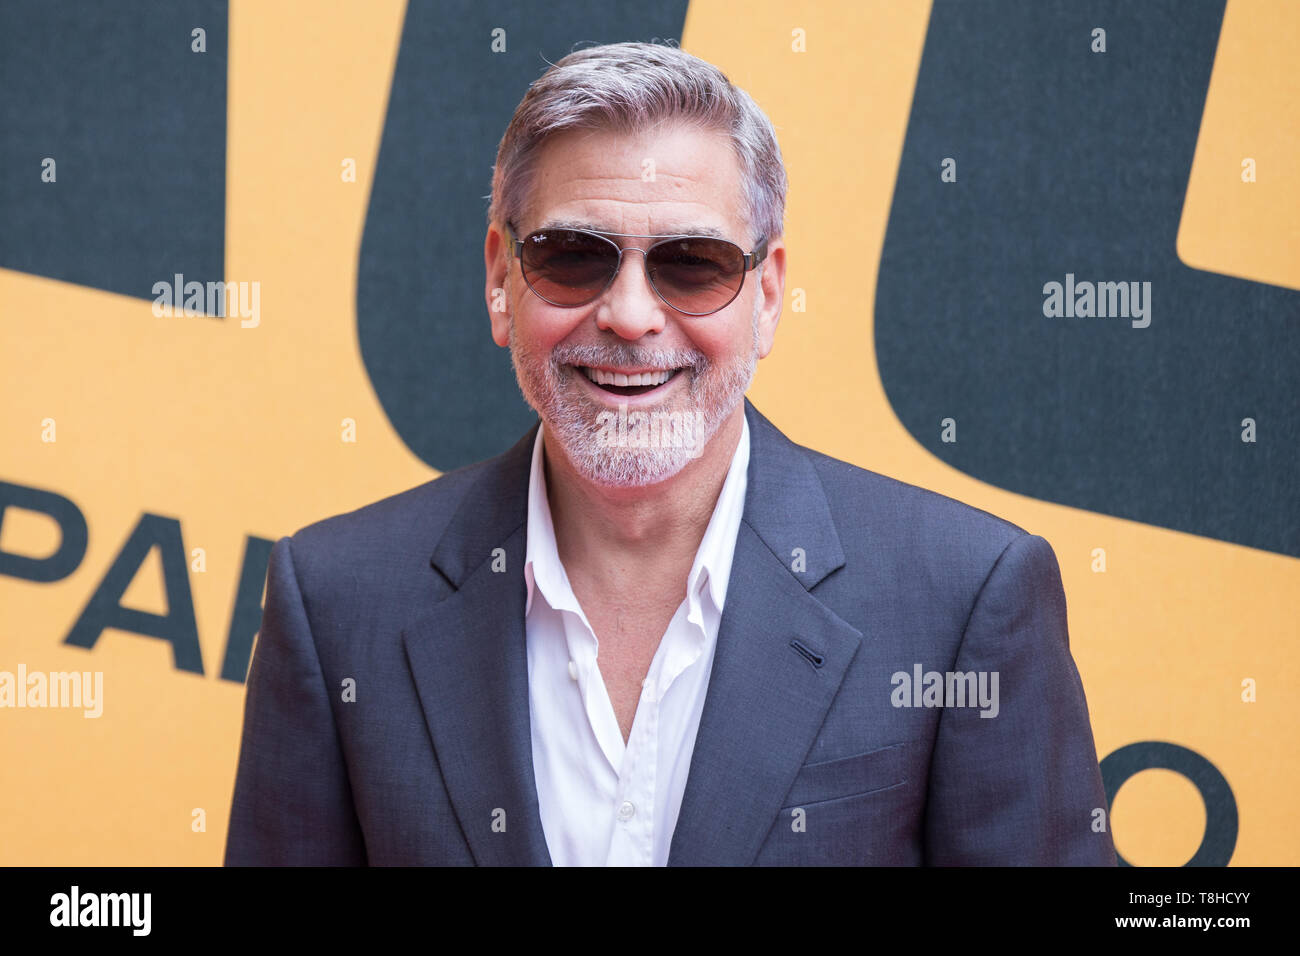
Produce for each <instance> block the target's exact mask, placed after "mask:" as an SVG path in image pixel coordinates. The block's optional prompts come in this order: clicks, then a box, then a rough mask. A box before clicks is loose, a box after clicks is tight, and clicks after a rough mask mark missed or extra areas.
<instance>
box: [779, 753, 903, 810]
mask: <svg viewBox="0 0 1300 956" xmlns="http://www.w3.org/2000/svg"><path fill="white" fill-rule="evenodd" d="M905 750H906V745H905V744H890V745H889V746H888V747H881V748H880V749H878V750H868V751H867V752H866V753H861V754H854V755H853V756H852V757H840V758H838V759H836V760H825V761H822V762H820V763H810V764H804V765H803V767H802V768H801V769H800V770H799V773H798V775H797V776H796V777H795V778H794V784H793V785H792V786H791V787H790V791H789V793H788V794H787V795H786V798H785V801H784V806H785V807H786V808H790V807H807V806H809V805H810V804H815V803H824V802H826V801H828V800H840V799H843V798H844V797H857V796H864V795H866V794H868V793H873V792H875V791H877V790H888V789H889V788H891V787H897V786H899V785H900V784H903V783H906V782H907V765H906V762H905V760H904V757H905Z"/></svg>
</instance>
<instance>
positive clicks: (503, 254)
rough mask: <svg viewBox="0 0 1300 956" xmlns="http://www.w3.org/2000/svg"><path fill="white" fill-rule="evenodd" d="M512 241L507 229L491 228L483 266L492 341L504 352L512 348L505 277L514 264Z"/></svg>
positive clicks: (495, 226) (484, 248) (484, 247)
mask: <svg viewBox="0 0 1300 956" xmlns="http://www.w3.org/2000/svg"><path fill="white" fill-rule="evenodd" d="M512 258H513V257H512V256H511V255H510V246H509V240H508V239H506V235H505V229H504V227H502V226H500V225H498V224H497V223H495V222H494V223H491V224H490V225H489V226H488V231H487V237H486V238H485V239H484V240H483V266H484V270H485V272H486V276H487V279H486V282H485V284H484V288H483V293H484V297H485V299H486V301H487V308H488V319H489V320H490V321H491V323H492V341H493V342H495V343H496V344H497V345H499V346H501V347H502V348H508V347H509V345H510V312H509V309H510V303H509V301H508V300H507V296H508V295H509V292H508V290H507V289H506V276H507V275H508V274H509V271H510V264H511V260H512Z"/></svg>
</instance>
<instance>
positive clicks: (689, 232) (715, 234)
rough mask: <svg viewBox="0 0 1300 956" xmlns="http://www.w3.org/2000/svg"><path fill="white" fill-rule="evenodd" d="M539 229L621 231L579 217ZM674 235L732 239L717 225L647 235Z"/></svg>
mask: <svg viewBox="0 0 1300 956" xmlns="http://www.w3.org/2000/svg"><path fill="white" fill-rule="evenodd" d="M538 228H539V229H585V230H586V231H588V232H603V233H606V234H608V235H611V236H615V235H619V233H616V232H611V231H610V230H608V229H606V228H604V227H603V226H600V225H597V224H596V223H591V222H584V221H582V220H578V219H549V220H547V221H546V222H544V223H542V225H541V226H539V227H538ZM674 236H708V237H709V238H710V239H724V240H726V241H728V242H730V241H731V240H730V239H729V238H728V237H727V234H726V233H725V232H723V231H722V230H721V229H718V228H717V227H715V226H692V225H686V226H680V227H678V228H677V230H675V231H674V232H663V233H656V234H655V235H653V236H647V237H645V238H649V239H670V238H672V237H674Z"/></svg>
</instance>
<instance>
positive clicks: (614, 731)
mask: <svg viewBox="0 0 1300 956" xmlns="http://www.w3.org/2000/svg"><path fill="white" fill-rule="evenodd" d="M542 433H543V429H541V428H539V429H538V430H537V440H536V442H535V443H534V444H533V465H532V472H531V474H530V476H529V479H528V539H527V541H528V543H527V554H526V557H525V559H524V580H525V581H526V582H527V587H528V599H527V603H526V605H525V631H526V634H527V642H528V713H529V717H530V721H531V725H532V750H533V771H534V775H535V779H536V784H537V799H538V804H539V809H540V810H541V818H542V830H543V832H544V833H545V836H546V845H547V848H548V849H549V851H550V854H551V862H552V863H554V864H555V865H556V866H664V865H665V864H666V863H667V862H668V850H669V847H670V846H671V844H672V838H673V830H674V828H675V827H676V826H677V814H678V811H679V810H680V809H681V805H682V793H683V792H684V791H685V789H686V775H687V773H688V771H689V770H690V765H691V754H692V753H693V752H694V750H695V734H696V732H697V731H698V730H699V726H700V714H701V712H702V711H703V709H704V695H705V692H706V691H707V689H708V685H709V674H710V673H711V672H712V670H713V653H714V648H715V647H716V645H717V638H718V623H719V621H720V620H721V619H722V608H723V603H724V602H725V600H726V597H727V580H728V578H730V576H731V561H732V557H733V556H734V554H735V549H736V534H737V532H738V531H739V530H740V517H741V513H742V512H743V510H744V505H745V489H746V486H747V483H748V479H747V470H748V467H749V422H747V421H746V422H744V427H743V430H742V432H741V435H740V442H739V443H738V444H737V446H736V452H735V455H734V456H733V457H732V459H731V468H730V470H729V471H728V472H727V477H726V480H725V481H724V483H723V485H722V491H721V493H720V494H719V495H718V501H717V504H716V505H715V506H714V509H713V516H712V518H710V519H709V526H708V528H707V529H706V530H705V532H704V538H703V539H702V540H701V541H700V547H699V550H698V551H697V552H696V554H695V563H694V564H692V565H691V571H690V574H689V575H688V576H687V578H686V599H685V600H684V601H682V603H681V605H680V606H679V607H678V608H677V611H676V613H675V614H674V615H673V618H672V620H671V621H670V622H669V624H668V630H667V631H665V632H664V636H663V638H662V640H661V641H660V643H659V648H658V649H657V650H656V651H655V656H654V660H652V661H651V663H650V669H649V672H648V673H647V675H646V679H645V681H644V683H643V684H642V691H641V699H640V701H639V702H638V703H637V709H636V716H635V718H634V720H633V723H632V730H631V733H630V734H629V736H628V740H627V743H626V744H624V742H623V732H622V731H621V730H620V729H619V726H618V719H617V718H616V717H615V715H614V707H613V704H611V703H610V699H609V694H608V692H607V691H606V689H605V681H604V679H603V678H602V677H601V673H600V669H599V667H597V663H596V657H597V650H598V646H599V642H598V640H597V638H596V635H595V632H594V631H593V630H592V628H591V625H590V623H589V622H588V621H587V616H586V614H584V613H583V610H582V607H581V606H580V605H579V604H578V599H577V598H576V597H575V596H574V593H573V588H572V587H571V586H570V584H569V577H568V575H567V574H566V573H565V571H564V565H563V564H561V563H560V557H559V552H558V551H557V548H556V544H555V526H554V525H553V524H552V523H551V508H550V503H549V501H548V499H547V496H546V477H545V472H544V470H543V468H542V462H543V458H542Z"/></svg>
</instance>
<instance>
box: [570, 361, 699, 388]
mask: <svg viewBox="0 0 1300 956" xmlns="http://www.w3.org/2000/svg"><path fill="white" fill-rule="evenodd" d="M574 367H575V368H577V369H578V371H580V372H582V374H583V375H585V376H586V377H587V379H588V381H590V382H591V383H592V384H594V385H595V386H596V387H597V388H600V389H603V390H604V391H606V392H609V393H610V394H611V395H644V394H645V393H646V392H653V391H654V390H655V389H657V388H663V387H664V386H665V385H667V384H668V383H669V382H671V381H672V380H673V379H674V378H676V377H677V374H678V373H679V372H681V371H682V370H681V369H680V368H669V369H656V370H654V371H649V372H639V373H636V374H633V375H628V374H626V373H624V372H611V371H607V370H605V369H599V368H588V367H587V366H585V365H577V366H574Z"/></svg>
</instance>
